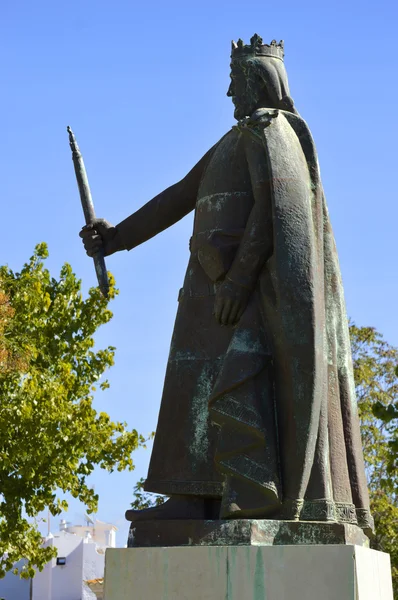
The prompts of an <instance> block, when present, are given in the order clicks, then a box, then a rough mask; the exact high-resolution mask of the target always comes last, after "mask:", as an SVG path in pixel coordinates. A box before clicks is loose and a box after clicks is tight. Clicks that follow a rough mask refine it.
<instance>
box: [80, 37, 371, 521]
mask: <svg viewBox="0 0 398 600" xmlns="http://www.w3.org/2000/svg"><path fill="white" fill-rule="evenodd" d="M283 57H284V49H283V43H282V42H281V43H279V44H278V43H276V41H272V42H271V44H269V45H267V44H263V41H262V39H261V38H260V37H259V36H257V35H254V36H253V38H252V39H251V43H250V44H249V45H244V44H243V42H242V40H239V41H238V43H237V44H235V43H233V46H232V54H231V58H232V60H231V85H230V87H229V90H228V96H230V97H231V98H232V101H233V103H234V105H235V113H234V116H235V119H236V120H237V124H236V125H235V126H234V127H232V129H231V130H230V131H228V132H227V133H226V134H225V136H224V137H222V138H221V140H220V141H219V142H218V143H217V144H215V146H213V147H212V148H211V149H210V150H209V151H208V152H207V153H206V154H205V156H203V158H202V159H201V160H200V161H199V162H198V163H197V165H196V166H195V167H194V168H193V169H192V170H191V171H190V172H189V173H188V175H186V177H184V179H182V180H181V181H180V182H178V183H176V184H175V185H173V186H171V187H170V188H168V189H166V190H165V191H163V192H161V193H160V194H159V195H158V196H156V197H155V198H153V199H152V200H150V202H148V203H147V204H146V205H145V206H143V207H142V208H141V209H139V210H138V211H137V212H135V213H134V214H132V215H131V216H130V217H128V218H127V219H125V220H124V221H122V222H121V223H119V224H118V225H117V226H116V227H113V226H112V225H110V224H109V223H108V222H106V221H104V220H96V221H95V222H94V223H93V224H91V225H89V226H87V227H85V228H83V230H82V232H81V234H80V235H81V236H82V237H83V241H84V244H85V248H86V251H87V254H88V255H89V256H93V255H94V254H95V253H96V252H97V251H98V249H99V248H102V249H103V250H104V254H105V256H107V255H110V254H112V253H114V252H117V251H120V250H131V249H132V248H135V247H136V246H138V245H139V244H142V243H144V242H146V241H147V240H149V239H150V238H152V237H153V236H155V235H156V234H158V233H159V232H161V231H163V230H164V229H166V228H167V227H170V226H171V225H173V224H174V223H176V222H177V221H178V220H179V219H181V218H182V217H184V216H185V215H187V214H188V213H189V212H191V211H193V210H194V211H195V217H194V227H193V235H192V238H191V240H190V251H191V255H190V260H189V264H188V268H187V272H186V276H185V280H184V285H183V287H182V289H181V290H180V294H179V306H178V312H177V318H176V322H175V328H174V333H173V338H172V342H171V349H170V355H169V361H168V366H167V373H166V378H165V383H164V391H163V397H162V403H161V408H160V414H159V421H158V426H157V431H156V437H155V442H154V447H153V452H152V458H151V463H150V468H149V473H148V478H147V481H146V490H147V491H151V492H157V493H160V494H165V495H167V496H170V499H169V500H168V501H167V502H166V503H165V504H163V505H162V506H160V507H155V508H151V509H147V510H145V511H128V512H127V518H129V519H130V520H134V521H140V520H143V519H145V520H148V519H177V518H179V519H188V518H189V519H233V518H255V519H262V518H265V519H283V520H299V521H331V522H338V523H352V524H358V525H359V526H360V527H362V528H363V529H364V530H365V531H366V532H370V531H371V530H372V518H371V515H370V512H369V498H368V491H367V484H366V478H365V470H364V463H363V455H362V445H361V437H360V429H359V420H358V414H357V404H356V398H355V389H354V381H353V371H352V361H351V354H350V341H349V331H348V323H347V315H346V309H345V304H344V295H343V286H342V282H341V275H340V269H339V264H338V258H337V252H336V248H335V241H334V237H333V233H332V229H331V225H330V221H329V216H328V211H327V207H326V204H325V198H324V194H323V190H322V184H321V180H320V174H319V168H318V161H317V154H316V150H315V146H314V142H313V139H312V137H311V133H310V131H309V129H308V126H307V124H306V122H305V121H304V120H303V119H302V118H301V117H300V115H299V114H298V112H297V110H296V108H295V106H294V103H293V100H292V98H291V97H290V95H289V87H288V80H287V75H286V71H285V67H284V62H283Z"/></svg>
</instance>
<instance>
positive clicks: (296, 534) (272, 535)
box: [127, 519, 369, 548]
mask: <svg viewBox="0 0 398 600" xmlns="http://www.w3.org/2000/svg"><path fill="white" fill-rule="evenodd" d="M303 544H324V545H326V544H327V545H330V544H351V545H357V546H369V538H368V537H367V536H366V535H365V534H364V533H363V531H362V529H360V528H359V527H358V526H357V525H350V524H348V523H327V522H322V523H320V522H314V521H300V522H299V521H277V520H265V519H264V520H257V519H231V520H228V521H200V520H190V521H184V520H174V521H162V520H157V521H156V520H153V521H137V522H135V523H132V524H131V527H130V534H129V539H128V544H127V545H128V547H129V548H145V547H150V548H153V547H166V546H241V545H243V546H258V545H260V546H275V545H276V546H291V545H294V546H295V545H303Z"/></svg>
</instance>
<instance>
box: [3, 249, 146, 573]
mask: <svg viewBox="0 0 398 600" xmlns="http://www.w3.org/2000/svg"><path fill="white" fill-rule="evenodd" d="M47 255H48V253H47V247H46V245H45V244H40V245H38V246H37V247H36V249H35V252H34V254H33V256H32V257H31V259H30V260H29V262H28V263H26V264H25V265H24V266H23V268H22V269H21V272H20V273H14V272H12V271H11V270H10V269H9V268H8V267H0V577H1V576H4V574H5V572H6V571H8V570H10V569H12V568H13V564H14V563H15V562H17V561H18V560H20V559H21V558H25V559H27V564H26V565H25V567H24V568H23V570H22V572H21V576H22V577H26V578H27V577H31V576H33V575H34V568H35V566H36V567H37V568H39V569H42V568H43V567H44V565H45V564H46V563H47V562H48V560H49V559H50V558H51V557H52V556H53V552H54V550H53V549H52V548H43V547H42V546H41V542H42V538H41V535H40V533H39V531H38V529H37V521H36V519H37V517H38V515H39V513H40V512H41V511H43V510H45V509H49V511H50V512H51V514H52V515H58V514H60V512H62V511H64V510H67V508H68V504H67V501H66V500H65V499H62V496H63V494H62V493H61V492H64V493H66V492H68V493H70V494H71V495H72V496H73V497H74V498H77V499H79V500H80V501H81V502H83V503H84V504H85V505H86V507H87V511H88V512H93V511H95V510H96V509H97V503H98V496H97V495H96V494H95V493H94V490H93V489H92V488H91V487H90V485H89V483H88V481H87V478H88V476H89V475H90V474H91V473H92V471H93V470H94V468H95V467H96V466H99V467H101V468H102V469H106V470H108V471H113V470H114V469H117V470H118V471H122V470H124V469H129V470H132V469H133V468H134V465H133V462H132V458H131V453H132V451H133V450H135V449H137V448H138V447H139V446H140V445H142V444H143V443H144V441H145V440H144V438H143V437H142V436H140V435H139V434H138V433H137V431H135V430H133V431H129V430H128V429H127V425H126V423H119V422H112V421H111V419H110V417H109V416H108V415H107V414H106V413H104V412H101V413H97V412H96V411H95V409H94V408H93V406H92V403H93V393H94V391H95V389H96V388H95V385H96V384H97V382H98V380H100V378H101V376H102V375H103V373H104V371H105V370H106V369H107V368H108V367H110V366H111V365H112V364H113V358H114V351H115V349H114V348H113V347H108V348H106V349H103V350H96V349H94V339H93V335H94V334H95V332H96V330H97V329H98V327H99V326H100V325H103V324H104V323H107V322H108V321H109V320H110V318H111V317H112V313H111V312H110V311H109V310H108V308H107V304H108V300H106V299H104V298H103V297H102V296H101V294H100V292H99V290H98V289H97V288H95V289H91V290H90V291H89V294H88V297H87V298H86V299H85V300H84V299H83V298H82V294H81V284H80V281H79V280H77V279H76V277H75V275H74V273H73V272H72V269H71V267H70V266H69V265H68V264H65V265H64V266H63V267H62V269H61V273H60V277H59V278H58V279H55V278H53V277H51V276H50V273H49V271H48V269H46V268H45V265H44V262H45V259H46V258H47ZM115 294H116V291H115V287H114V281H113V279H112V278H111V289H110V294H109V296H110V299H112V298H113V297H114V296H115ZM107 387H109V384H108V382H107V381H106V380H101V382H100V383H99V388H101V389H105V388H107Z"/></svg>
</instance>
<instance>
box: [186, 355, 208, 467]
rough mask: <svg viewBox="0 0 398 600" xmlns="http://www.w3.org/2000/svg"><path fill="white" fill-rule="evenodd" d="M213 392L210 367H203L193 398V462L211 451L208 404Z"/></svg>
mask: <svg viewBox="0 0 398 600" xmlns="http://www.w3.org/2000/svg"><path fill="white" fill-rule="evenodd" d="M211 390H212V384H211V380H210V374H209V370H208V367H207V366H206V364H205V366H204V367H203V371H202V373H201V375H200V377H199V378H198V382H197V388H196V393H195V395H194V396H193V398H192V408H191V410H192V423H194V425H195V426H194V430H193V439H192V443H191V446H190V452H191V454H192V458H193V460H194V461H195V460H197V458H198V457H199V458H201V459H202V460H203V459H204V458H205V457H206V455H207V452H208V449H209V439H208V421H209V408H208V402H209V397H210V394H211Z"/></svg>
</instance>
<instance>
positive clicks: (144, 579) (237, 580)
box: [105, 544, 393, 600]
mask: <svg viewBox="0 0 398 600" xmlns="http://www.w3.org/2000/svg"><path fill="white" fill-rule="evenodd" d="M148 599H150V600H246V599H248V600H249V599H250V600H292V599H294V600H393V593H392V583H391V573H390V559H389V556H388V555H387V554H384V553H382V552H377V551H375V550H370V549H369V548H363V547H358V546H350V545H342V544H339V545H329V546H321V545H315V546H312V545H301V546H192V547H180V548H172V547H170V548H123V549H121V548H109V549H108V550H107V551H106V564H105V600H148Z"/></svg>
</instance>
